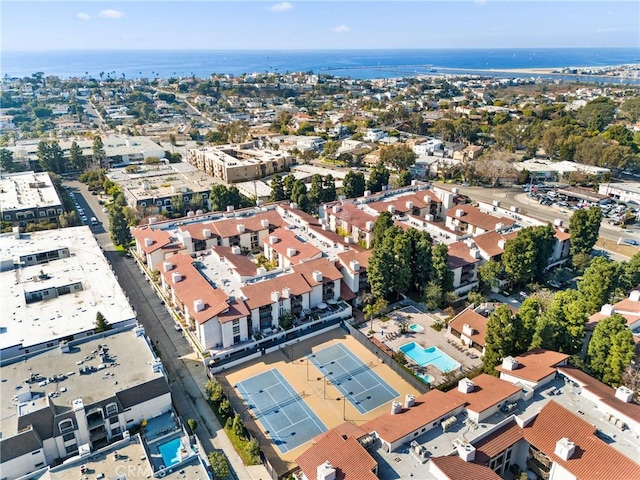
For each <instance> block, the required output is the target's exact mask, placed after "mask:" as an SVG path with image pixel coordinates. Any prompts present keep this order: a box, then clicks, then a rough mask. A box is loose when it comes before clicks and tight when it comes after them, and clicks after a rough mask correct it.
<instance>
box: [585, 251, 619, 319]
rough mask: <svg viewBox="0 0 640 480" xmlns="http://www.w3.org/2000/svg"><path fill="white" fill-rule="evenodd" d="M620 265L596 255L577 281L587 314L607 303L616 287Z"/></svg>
mask: <svg viewBox="0 0 640 480" xmlns="http://www.w3.org/2000/svg"><path fill="white" fill-rule="evenodd" d="M621 273H622V266H621V265H619V264H618V263H617V262H614V261H612V260H608V259H607V258H605V257H596V258H594V259H593V260H592V261H591V265H589V268H587V270H586V271H585V272H584V275H583V276H582V280H581V281H580V282H578V292H579V293H580V297H581V298H582V299H583V300H584V301H585V302H586V305H587V312H588V313H589V314H591V313H594V312H597V311H598V310H600V307H602V305H604V304H605V303H609V301H610V300H611V298H612V296H613V293H614V292H615V291H616V288H617V287H618V282H619V278H620V274H621Z"/></svg>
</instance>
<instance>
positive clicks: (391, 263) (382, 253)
mask: <svg viewBox="0 0 640 480" xmlns="http://www.w3.org/2000/svg"><path fill="white" fill-rule="evenodd" d="M393 245H394V241H393V237H392V236H391V235H386V236H385V237H384V238H383V240H382V242H380V243H379V244H377V245H376V247H375V248H374V249H373V253H372V254H371V257H370V259H369V268H368V270H367V277H368V280H369V286H370V288H371V293H372V294H373V296H374V297H376V298H387V297H389V296H390V295H391V293H392V292H393V291H394V287H395V282H394V279H393V278H392V275H391V274H390V272H393V271H394V269H395V263H396V258H395V252H394V248H393Z"/></svg>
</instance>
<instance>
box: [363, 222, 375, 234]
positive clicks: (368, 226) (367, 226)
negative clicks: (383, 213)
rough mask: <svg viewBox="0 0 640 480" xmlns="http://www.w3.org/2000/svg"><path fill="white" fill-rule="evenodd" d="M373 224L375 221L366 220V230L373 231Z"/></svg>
mask: <svg viewBox="0 0 640 480" xmlns="http://www.w3.org/2000/svg"><path fill="white" fill-rule="evenodd" d="M374 225H375V222H373V221H371V220H367V223H366V224H365V226H366V228H367V230H369V231H370V232H371V231H373V226H374Z"/></svg>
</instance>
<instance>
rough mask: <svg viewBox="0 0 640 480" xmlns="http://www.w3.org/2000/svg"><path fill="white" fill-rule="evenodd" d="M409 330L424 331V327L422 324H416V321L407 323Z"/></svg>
mask: <svg viewBox="0 0 640 480" xmlns="http://www.w3.org/2000/svg"><path fill="white" fill-rule="evenodd" d="M409 330H413V331H414V332H424V327H423V326H422V325H418V324H417V323H412V324H411V325H409Z"/></svg>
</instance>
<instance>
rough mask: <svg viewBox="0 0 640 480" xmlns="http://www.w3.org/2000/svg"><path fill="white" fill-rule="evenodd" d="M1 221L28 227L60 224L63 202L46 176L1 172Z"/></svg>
mask: <svg viewBox="0 0 640 480" xmlns="http://www.w3.org/2000/svg"><path fill="white" fill-rule="evenodd" d="M0 206H1V209H0V210H1V214H2V221H3V222H7V223H11V224H12V225H14V226H19V227H26V226H27V225H29V224H31V223H58V217H59V216H60V215H62V213H63V212H64V207H63V206H62V201H61V200H60V197H59V195H58V192H57V191H56V188H55V186H54V185H53V182H52V181H51V177H49V174H48V173H47V172H42V173H36V172H19V173H1V172H0Z"/></svg>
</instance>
